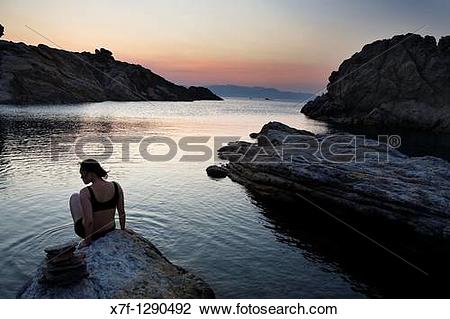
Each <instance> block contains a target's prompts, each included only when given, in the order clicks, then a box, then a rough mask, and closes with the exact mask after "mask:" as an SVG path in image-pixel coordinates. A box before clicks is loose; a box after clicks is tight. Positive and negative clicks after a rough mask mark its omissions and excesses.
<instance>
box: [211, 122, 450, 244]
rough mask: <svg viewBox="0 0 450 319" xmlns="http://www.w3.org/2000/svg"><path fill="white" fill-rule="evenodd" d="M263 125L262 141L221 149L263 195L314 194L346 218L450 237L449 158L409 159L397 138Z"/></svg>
mask: <svg viewBox="0 0 450 319" xmlns="http://www.w3.org/2000/svg"><path fill="white" fill-rule="evenodd" d="M262 131H263V133H261V134H258V142H257V143H248V142H241V141H237V142H231V143H229V145H227V146H224V147H222V148H221V149H219V150H218V152H219V157H220V158H222V159H226V160H228V161H229V163H228V164H226V168H227V171H228V177H230V178H231V179H232V180H233V181H236V182H238V183H240V184H243V185H245V186H246V187H247V188H249V189H250V190H252V191H254V192H255V193H257V194H258V195H260V196H262V197H263V198H267V199H271V200H277V201H284V202H296V201H297V202H300V201H304V199H305V198H307V199H308V200H309V201H311V202H313V203H315V204H318V205H321V206H322V205H325V204H326V207H332V211H333V212H335V211H336V214H341V215H340V216H343V217H345V218H349V219H352V218H353V219H355V220H356V219H359V220H365V221H377V222H378V221H382V222H386V223H388V224H389V225H393V226H394V227H398V228H397V229H407V230H408V232H410V233H413V234H417V235H421V236H425V237H428V238H430V239H435V240H442V241H443V242H446V243H448V242H449V240H450V164H449V163H448V162H447V161H445V160H442V159H439V158H435V157H431V156H425V157H408V156H406V155H404V154H402V153H401V152H399V151H397V150H396V149H394V148H393V147H392V146H391V145H390V144H387V143H378V141H374V140H368V139H365V140H364V139H362V138H358V137H357V136H356V137H355V136H354V135H351V134H345V133H340V134H335V135H328V134H318V135H314V134H312V133H310V132H308V133H305V131H302V130H296V129H294V128H291V127H289V126H286V125H284V124H282V123H277V122H271V123H268V124H266V125H265V126H264V129H263V130H262ZM335 208H336V210H335ZM337 208H339V209H337Z"/></svg>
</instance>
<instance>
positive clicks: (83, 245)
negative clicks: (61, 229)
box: [78, 239, 91, 249]
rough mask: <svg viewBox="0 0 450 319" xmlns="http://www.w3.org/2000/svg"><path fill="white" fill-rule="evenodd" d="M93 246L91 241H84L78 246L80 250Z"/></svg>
mask: <svg viewBox="0 0 450 319" xmlns="http://www.w3.org/2000/svg"><path fill="white" fill-rule="evenodd" d="M90 244H91V240H90V239H83V240H82V241H81V242H80V243H79V244H78V249H80V248H83V247H87V246H89V245H90Z"/></svg>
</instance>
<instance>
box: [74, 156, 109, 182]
mask: <svg viewBox="0 0 450 319" xmlns="http://www.w3.org/2000/svg"><path fill="white" fill-rule="evenodd" d="M81 171H83V172H86V173H89V172H90V173H94V174H96V175H97V176H98V177H105V178H107V177H108V172H109V171H108V172H107V171H105V170H104V169H103V167H101V166H100V163H99V162H97V161H96V160H95V159H91V158H89V159H85V160H84V161H82V162H81V163H80V172H81Z"/></svg>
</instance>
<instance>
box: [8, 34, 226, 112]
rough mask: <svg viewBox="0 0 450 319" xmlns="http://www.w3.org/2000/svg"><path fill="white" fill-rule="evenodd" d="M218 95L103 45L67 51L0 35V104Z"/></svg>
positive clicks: (163, 98)
mask: <svg viewBox="0 0 450 319" xmlns="http://www.w3.org/2000/svg"><path fill="white" fill-rule="evenodd" d="M146 100H150V101H194V100H221V98H220V97H218V96H216V95H215V94H213V93H212V92H211V91H209V90H208V89H206V88H202V87H189V88H186V87H184V86H180V85H176V84H174V83H171V82H169V81H167V80H165V79H164V78H162V77H161V76H159V75H157V74H155V73H153V72H151V71H150V70H148V69H146V68H144V67H142V66H140V65H135V64H129V63H126V62H121V61H117V60H115V59H114V57H113V56H112V53H111V52H110V51H108V50H106V49H100V50H96V51H95V53H94V54H92V53H89V52H82V53H76V52H69V51H65V50H59V49H54V48H50V47H48V46H46V45H43V44H40V45H38V46H32V45H26V44H24V43H15V42H9V41H2V40H0V104H64V103H82V102H100V101H146Z"/></svg>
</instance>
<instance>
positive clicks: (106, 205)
mask: <svg viewBox="0 0 450 319" xmlns="http://www.w3.org/2000/svg"><path fill="white" fill-rule="evenodd" d="M112 183H113V184H114V196H113V197H112V198H111V199H110V200H108V201H106V202H99V201H97V199H95V196H94V191H93V190H92V187H91V186H88V190H89V193H90V194H91V204H92V211H93V212H96V211H98V210H104V209H111V208H116V205H117V202H118V199H119V190H118V187H117V184H116V182H112Z"/></svg>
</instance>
